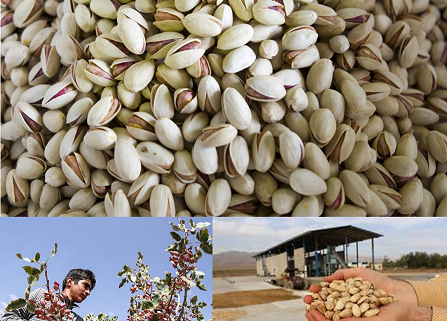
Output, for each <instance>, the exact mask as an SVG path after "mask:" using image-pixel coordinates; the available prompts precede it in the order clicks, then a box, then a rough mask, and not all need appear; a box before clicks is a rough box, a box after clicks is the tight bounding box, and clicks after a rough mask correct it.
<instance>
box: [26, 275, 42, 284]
mask: <svg viewBox="0 0 447 321" xmlns="http://www.w3.org/2000/svg"><path fill="white" fill-rule="evenodd" d="M37 281H39V276H38V275H37V276H33V275H30V276H29V277H28V284H29V286H33V285H35V284H36V283H37Z"/></svg>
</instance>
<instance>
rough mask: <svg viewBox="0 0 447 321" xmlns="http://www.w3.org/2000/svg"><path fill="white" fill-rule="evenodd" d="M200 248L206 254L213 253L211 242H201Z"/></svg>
mask: <svg viewBox="0 0 447 321" xmlns="http://www.w3.org/2000/svg"><path fill="white" fill-rule="evenodd" d="M200 248H201V249H202V250H203V252H205V253H206V254H213V245H212V244H211V243H209V242H204V243H201V244H200Z"/></svg>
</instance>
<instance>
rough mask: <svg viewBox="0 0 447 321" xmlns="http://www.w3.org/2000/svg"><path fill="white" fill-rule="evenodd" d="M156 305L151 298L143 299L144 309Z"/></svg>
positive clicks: (150, 308)
mask: <svg viewBox="0 0 447 321" xmlns="http://www.w3.org/2000/svg"><path fill="white" fill-rule="evenodd" d="M154 307H155V305H154V302H152V301H151V300H143V309H148V310H153V309H154Z"/></svg>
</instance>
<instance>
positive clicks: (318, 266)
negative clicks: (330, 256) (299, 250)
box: [314, 237, 320, 276]
mask: <svg viewBox="0 0 447 321" xmlns="http://www.w3.org/2000/svg"><path fill="white" fill-rule="evenodd" d="M314 242H315V274H316V275H315V276H320V258H319V256H318V242H317V238H315V237H314Z"/></svg>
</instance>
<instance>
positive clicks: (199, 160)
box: [191, 135, 218, 174]
mask: <svg viewBox="0 0 447 321" xmlns="http://www.w3.org/2000/svg"><path fill="white" fill-rule="evenodd" d="M191 155H192V160H193V162H194V164H195V165H196V167H197V169H198V170H199V171H201V172H202V173H204V174H214V173H215V172H216V171H217V166H218V161H217V150H216V147H208V146H205V144H204V143H203V141H202V135H200V136H199V137H197V140H196V142H195V143H194V147H193V149H192V151H191Z"/></svg>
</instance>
